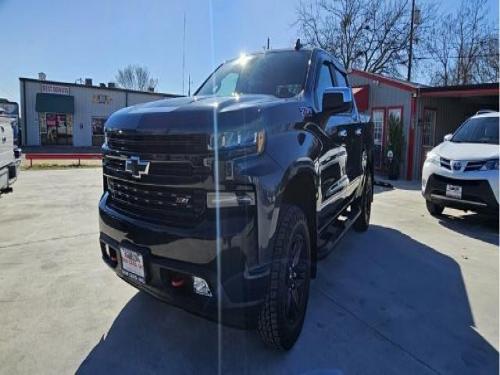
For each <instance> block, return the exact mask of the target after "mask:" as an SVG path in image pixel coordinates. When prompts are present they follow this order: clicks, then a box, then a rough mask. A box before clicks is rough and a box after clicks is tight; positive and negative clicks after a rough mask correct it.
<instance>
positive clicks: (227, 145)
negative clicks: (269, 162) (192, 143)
mask: <svg viewBox="0 0 500 375" xmlns="http://www.w3.org/2000/svg"><path fill="white" fill-rule="evenodd" d="M265 139H266V137H265V132H264V130H259V131H255V130H248V129H242V130H234V131H227V132H220V133H218V134H217V142H216V138H215V136H214V135H212V136H211V137H210V143H209V145H208V148H209V149H210V150H214V149H215V147H216V146H217V147H218V148H219V150H224V151H230V150H240V149H243V150H245V151H247V150H248V152H255V153H257V154H260V153H262V151H264V144H265Z"/></svg>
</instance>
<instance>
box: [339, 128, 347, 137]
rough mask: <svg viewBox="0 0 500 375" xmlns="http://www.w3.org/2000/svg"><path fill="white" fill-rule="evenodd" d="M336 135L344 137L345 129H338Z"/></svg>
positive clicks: (345, 134) (345, 135)
mask: <svg viewBox="0 0 500 375" xmlns="http://www.w3.org/2000/svg"><path fill="white" fill-rule="evenodd" d="M337 136H338V137H340V138H346V137H347V130H345V129H342V130H339V132H338V133H337Z"/></svg>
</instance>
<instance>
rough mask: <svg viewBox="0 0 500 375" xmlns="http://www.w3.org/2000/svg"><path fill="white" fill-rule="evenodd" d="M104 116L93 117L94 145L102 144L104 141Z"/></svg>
mask: <svg viewBox="0 0 500 375" xmlns="http://www.w3.org/2000/svg"><path fill="white" fill-rule="evenodd" d="M105 122H106V119H105V118H103V117H92V146H102V144H103V143H104V123H105Z"/></svg>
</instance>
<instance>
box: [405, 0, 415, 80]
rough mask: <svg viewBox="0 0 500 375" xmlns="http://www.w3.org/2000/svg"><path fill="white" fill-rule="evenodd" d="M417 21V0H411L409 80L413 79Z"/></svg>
mask: <svg viewBox="0 0 500 375" xmlns="http://www.w3.org/2000/svg"><path fill="white" fill-rule="evenodd" d="M414 21H415V0H412V1H411V21H410V49H409V51H408V77H407V81H408V82H409V81H411V64H412V62H413V23H414Z"/></svg>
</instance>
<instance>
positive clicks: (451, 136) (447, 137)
mask: <svg viewBox="0 0 500 375" xmlns="http://www.w3.org/2000/svg"><path fill="white" fill-rule="evenodd" d="M452 138H453V134H446V135H445V136H444V141H445V142H448V141H451V139H452Z"/></svg>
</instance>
